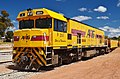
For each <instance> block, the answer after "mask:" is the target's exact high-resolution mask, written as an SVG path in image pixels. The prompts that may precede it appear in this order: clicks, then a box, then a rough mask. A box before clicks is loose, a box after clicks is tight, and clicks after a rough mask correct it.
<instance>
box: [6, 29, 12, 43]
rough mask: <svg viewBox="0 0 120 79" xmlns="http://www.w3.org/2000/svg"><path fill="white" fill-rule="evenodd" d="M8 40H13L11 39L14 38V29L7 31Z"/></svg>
mask: <svg viewBox="0 0 120 79" xmlns="http://www.w3.org/2000/svg"><path fill="white" fill-rule="evenodd" d="M5 39H6V42H11V39H13V31H7V33H6V35H5Z"/></svg>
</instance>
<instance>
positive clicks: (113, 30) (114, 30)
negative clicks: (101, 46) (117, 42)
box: [99, 26, 120, 37]
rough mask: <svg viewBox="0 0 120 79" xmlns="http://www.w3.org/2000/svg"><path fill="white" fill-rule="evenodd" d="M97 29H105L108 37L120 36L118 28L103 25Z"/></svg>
mask: <svg viewBox="0 0 120 79" xmlns="http://www.w3.org/2000/svg"><path fill="white" fill-rule="evenodd" d="M99 29H102V30H103V31H105V32H106V33H107V36H109V37H118V36H120V28H119V27H118V28H113V27H110V26H104V27H100V28H99Z"/></svg>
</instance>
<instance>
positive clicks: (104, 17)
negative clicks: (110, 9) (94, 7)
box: [97, 16, 109, 20]
mask: <svg viewBox="0 0 120 79" xmlns="http://www.w3.org/2000/svg"><path fill="white" fill-rule="evenodd" d="M97 19H104V20H106V19H109V17H108V16H100V17H97Z"/></svg>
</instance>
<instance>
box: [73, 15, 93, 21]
mask: <svg viewBox="0 0 120 79" xmlns="http://www.w3.org/2000/svg"><path fill="white" fill-rule="evenodd" d="M72 19H75V20H78V21H85V20H90V19H92V17H90V16H76V17H73V18H72Z"/></svg>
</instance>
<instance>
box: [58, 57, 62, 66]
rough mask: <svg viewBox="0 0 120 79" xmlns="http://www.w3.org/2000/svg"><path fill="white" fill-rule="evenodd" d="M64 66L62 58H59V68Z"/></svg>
mask: <svg viewBox="0 0 120 79" xmlns="http://www.w3.org/2000/svg"><path fill="white" fill-rule="evenodd" d="M62 64H63V62H62V57H61V56H59V58H58V66H61V65H62Z"/></svg>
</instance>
